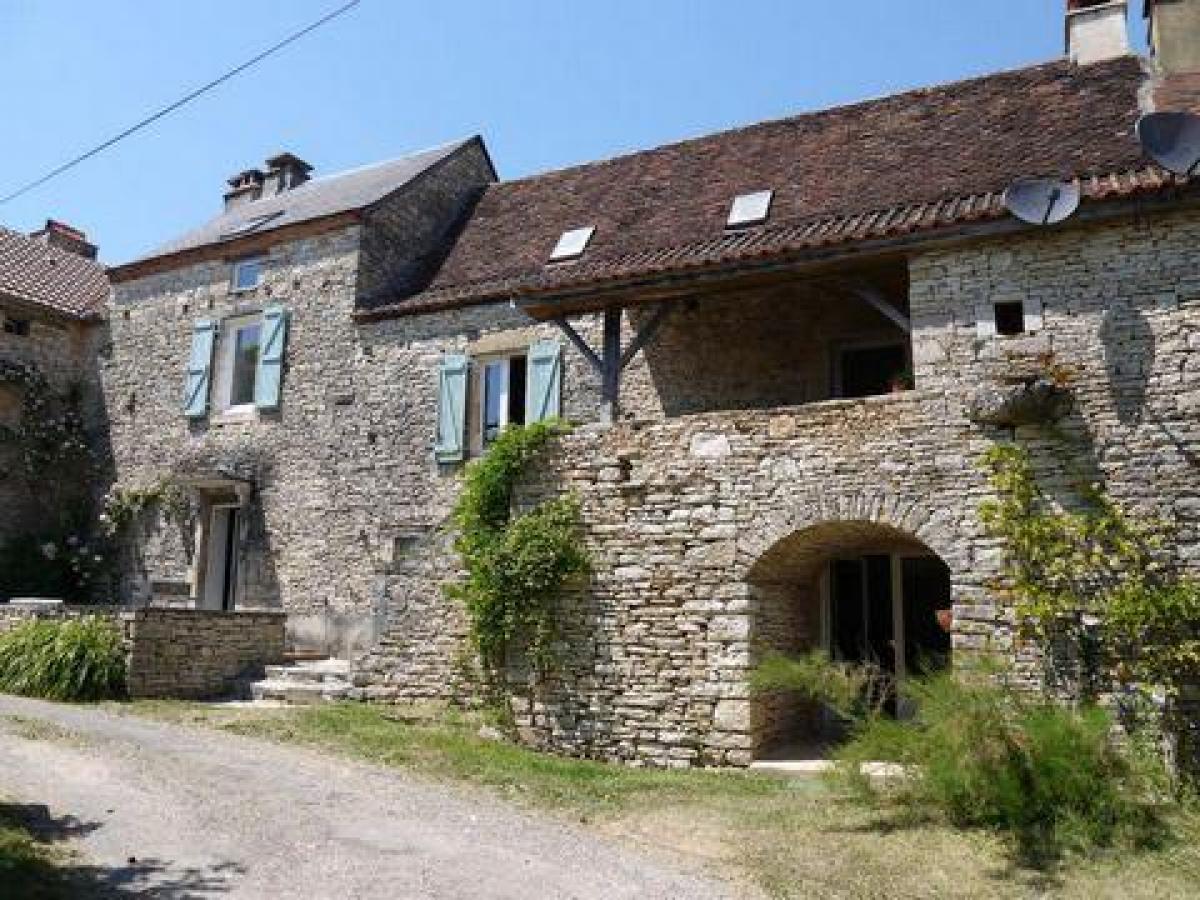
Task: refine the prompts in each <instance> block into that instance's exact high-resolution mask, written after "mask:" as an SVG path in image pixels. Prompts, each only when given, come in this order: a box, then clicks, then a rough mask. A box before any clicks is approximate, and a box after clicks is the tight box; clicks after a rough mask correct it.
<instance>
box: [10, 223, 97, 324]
mask: <svg viewBox="0 0 1200 900" xmlns="http://www.w3.org/2000/svg"><path fill="white" fill-rule="evenodd" d="M0 295H7V296H10V297H14V298H16V299H17V300H22V301H24V302H26V303H33V304H36V305H38V306H43V307H45V308H47V309H49V310H51V311H53V312H56V313H59V314H60V315H65V316H69V317H71V318H76V319H86V318H91V317H94V316H98V315H100V314H101V313H102V312H103V310H104V304H105V302H106V301H107V299H108V276H107V275H106V274H105V271H104V266H102V265H100V263H98V262H95V261H94V260H90V259H85V258H84V257H82V256H80V255H78V254H77V253H71V252H69V251H67V250H62V249H59V248H58V247H54V246H52V245H50V244H48V243H46V242H45V241H42V240H37V239H35V238H31V237H27V236H26V235H23V234H21V233H20V232H16V231H10V230H9V229H7V228H4V227H0Z"/></svg>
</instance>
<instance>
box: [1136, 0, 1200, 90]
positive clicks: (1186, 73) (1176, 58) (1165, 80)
mask: <svg viewBox="0 0 1200 900" xmlns="http://www.w3.org/2000/svg"><path fill="white" fill-rule="evenodd" d="M1142 15H1143V16H1144V17H1145V19H1146V22H1147V29H1148V30H1147V36H1148V42H1149V44H1150V57H1151V61H1152V62H1153V68H1154V106H1155V109H1159V110H1181V111H1191V112H1196V113H1200V0H1145V5H1144V7H1143V10H1142Z"/></svg>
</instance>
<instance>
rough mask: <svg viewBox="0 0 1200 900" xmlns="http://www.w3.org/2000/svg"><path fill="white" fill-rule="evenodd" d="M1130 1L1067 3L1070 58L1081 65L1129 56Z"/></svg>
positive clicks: (1068, 1) (1092, 0)
mask: <svg viewBox="0 0 1200 900" xmlns="http://www.w3.org/2000/svg"><path fill="white" fill-rule="evenodd" d="M1128 14H1129V3H1128V2H1127V0H1067V56H1068V57H1070V59H1071V62H1073V63H1075V64H1076V65H1079V66H1086V65H1090V64H1091V63H1096V62H1102V61H1103V60H1106V59H1115V58H1116V57H1118V56H1125V55H1126V54H1127V53H1129V28H1128V26H1127V25H1126V19H1127V16H1128Z"/></svg>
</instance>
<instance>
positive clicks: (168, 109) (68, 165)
mask: <svg viewBox="0 0 1200 900" xmlns="http://www.w3.org/2000/svg"><path fill="white" fill-rule="evenodd" d="M360 2H361V0H350V2H349V3H346V4H345V5H343V6H339V7H338V8H337V9H335V10H334V11H333V12H331V13H327V14H326V15H324V16H322V17H321V18H319V19H317V21H315V22H313V23H312V24H311V25H307V26H305V27H304V28H301V29H300V30H299V31H297V32H294V33H293V34H290V35H288V36H287V37H286V38H284V39H283V40H282V41H280V42H279V43H277V44H274V45H272V46H270V47H268V48H267V49H266V50H264V51H262V52H261V53H259V54H258V55H257V56H255V57H253V58H252V59H248V60H246V62H244V63H242V64H241V65H240V66H238V67H237V68H235V69H230V70H229V71H228V72H226V73H225V74H224V75H222V76H220V77H219V78H214V79H213V80H212V81H210V82H208V84H205V85H203V86H201V87H198V88H196V90H194V91H192V92H191V93H190V94H188V95H186V96H184V97H181V98H180V99H178V100H176V101H175V102H174V103H172V104H170V105H169V106H164V107H163V108H162V109H160V110H158V111H157V112H155V113H153V114H151V115H149V116H147V117H146V118H144V119H142V120H141V121H140V122H138V123H137V124H135V125H131V126H130V127H128V128H126V129H125V130H124V131H122V132H121V133H120V134H117V135H114V136H113V137H111V138H109V139H108V140H107V141H105V142H104V143H102V144H97V145H96V146H95V147H93V148H92V149H91V150H88V151H87V152H86V153H81V154H79V156H76V157H75V158H74V159H71V160H68V161H67V162H65V163H63V164H62V165H61V166H59V167H58V168H56V169H53V170H51V171H50V172H47V173H46V174H45V175H43V176H42V177H41V178H38V179H37V180H35V181H31V182H29V184H27V185H25V186H24V187H22V188H18V189H17V190H15V191H13V192H12V193H11V194H8V195H7V196H4V197H0V206H3V205H4V204H5V203H8V202H9V201H10V200H16V199H17V198H18V197H20V196H23V195H24V194H28V193H29V192H30V191H32V190H33V189H34V188H38V187H41V186H42V185H43V184H45V183H46V182H47V181H49V180H50V179H51V178H57V177H58V176H59V175H61V174H62V173H63V172H66V171H67V170H68V169H73V168H74V167H75V166H77V165H79V164H80V163H81V162H83V161H84V160H87V159H91V158H92V157H93V156H95V155H96V154H97V153H100V152H102V151H104V150H107V149H108V148H109V147H111V146H112V145H113V144H116V143H117V142H119V141H123V140H124V139H125V138H127V137H129V136H130V135H131V134H134V133H136V132H138V131H141V130H142V129H143V128H145V127H146V126H147V125H150V124H152V123H154V122H157V121H158V120H159V119H161V118H162V117H163V116H166V115H169V114H170V113H173V112H174V111H175V110H177V109H179V108H180V107H181V106H184V105H186V104H188V103H190V102H191V101H193V100H195V99H196V98H197V97H199V96H200V95H201V94H206V93H208V92H209V91H211V90H212V89H213V88H215V87H217V86H218V85H220V84H222V83H224V82H226V81H228V80H229V79H230V78H233V76H235V75H238V74H240V73H242V72H244V71H246V70H247V69H249V68H250V67H251V66H253V65H255V64H257V63H260V62H262V61H263V60H264V59H266V58H267V57H268V56H271V55H273V54H274V53H277V52H278V51H280V50H282V49H283V48H284V47H286V46H287V45H288V44H292V43H295V42H296V41H298V40H300V38H302V37H304V36H305V35H306V34H308V33H310V32H312V31H316V30H317V29H318V28H320V27H321V26H322V25H324V24H325V23H326V22H329V21H331V20H333V19H336V18H337V17H338V16H340V15H342V14H343V13H345V12H348V11H349V10H350V9H352V8H353V7H355V6H358V4H359V3H360Z"/></svg>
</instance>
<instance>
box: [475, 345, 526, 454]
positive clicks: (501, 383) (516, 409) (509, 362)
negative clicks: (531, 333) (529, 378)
mask: <svg viewBox="0 0 1200 900" xmlns="http://www.w3.org/2000/svg"><path fill="white" fill-rule="evenodd" d="M477 384H478V397H479V429H478V435H477V436H478V440H477V441H476V442H475V443H476V449H483V448H485V447H487V446H488V445H489V444H490V443H491V442H492V441H494V440H495V439H496V438H497V437H499V436H500V432H502V431H503V430H504V429H505V428H506V427H508V426H509V425H524V424H525V356H524V355H523V354H522V355H520V356H506V357H502V358H500V359H491V360H483V361H481V362H480V363H479V374H478V377H477Z"/></svg>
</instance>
